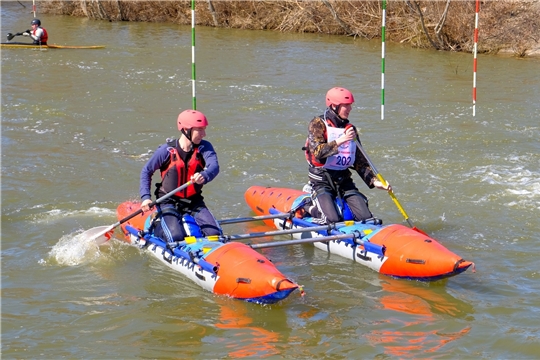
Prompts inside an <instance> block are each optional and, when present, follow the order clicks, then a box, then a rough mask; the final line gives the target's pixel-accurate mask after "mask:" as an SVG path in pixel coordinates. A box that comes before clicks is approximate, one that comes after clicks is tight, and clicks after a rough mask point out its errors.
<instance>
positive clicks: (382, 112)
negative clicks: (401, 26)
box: [381, 0, 386, 120]
mask: <svg viewBox="0 0 540 360" xmlns="http://www.w3.org/2000/svg"><path fill="white" fill-rule="evenodd" d="M385 37H386V0H382V26H381V42H382V44H381V53H382V55H381V120H384V67H385V59H384V57H385V52H386V45H385Z"/></svg>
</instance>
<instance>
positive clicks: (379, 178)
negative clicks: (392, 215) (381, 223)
mask: <svg viewBox="0 0 540 360" xmlns="http://www.w3.org/2000/svg"><path fill="white" fill-rule="evenodd" d="M350 126H352V125H350ZM354 131H355V133H356V137H355V139H354V141H355V143H356V146H357V147H358V149H360V152H361V153H362V155H364V157H365V158H366V161H367V162H368V164H369V167H370V168H371V170H372V171H373V173H374V174H375V176H376V177H377V180H379V181H380V182H381V183H382V184H383V185H384V186H385V187H387V186H388V182H386V180H385V179H384V178H383V176H382V175H381V174H380V173H379V172H378V171H377V168H376V167H375V165H373V162H372V161H371V159H370V158H369V156H368V154H367V153H366V152H365V151H364V148H363V147H362V144H360V140H358V133H357V132H356V129H354ZM388 195H390V197H391V198H392V200H393V201H394V203H395V204H396V206H397V208H398V210H399V211H400V212H401V215H403V217H404V218H405V220H406V221H407V223H408V224H409V226H410V227H414V225H413V223H412V221H411V220H410V219H409V215H407V212H406V211H405V209H403V206H401V204H400V203H399V200H398V199H397V197H396V195H394V192H393V191H391V190H390V191H388Z"/></svg>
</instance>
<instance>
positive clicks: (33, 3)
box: [32, 0, 36, 19]
mask: <svg viewBox="0 0 540 360" xmlns="http://www.w3.org/2000/svg"><path fill="white" fill-rule="evenodd" d="M32 11H33V12H34V19H35V18H36V0H32Z"/></svg>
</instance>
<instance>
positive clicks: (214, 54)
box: [1, 2, 540, 359]
mask: <svg viewBox="0 0 540 360" xmlns="http://www.w3.org/2000/svg"><path fill="white" fill-rule="evenodd" d="M31 16H32V15H31V14H29V9H28V8H26V9H23V8H22V7H21V6H20V5H19V4H18V3H17V2H3V3H2V8H1V21H2V23H1V29H2V34H3V35H2V36H5V34H7V33H8V32H13V33H15V32H19V31H23V30H25V29H26V28H28V27H29V26H28V24H29V22H30V20H31ZM40 18H41V20H42V22H43V25H44V26H45V27H46V28H47V30H48V31H49V34H50V35H49V38H50V40H49V42H50V43H53V44H69V45H106V48H105V49H102V50H44V51H40V50H39V49H38V50H29V49H25V50H20V49H18V50H14V49H12V50H2V53H1V58H2V69H1V70H2V74H1V75H2V95H1V98H2V107H1V110H2V158H1V160H2V177H1V180H2V224H1V225H2V228H1V230H2V232H1V235H2V240H1V246H2V253H1V254H2V257H1V261H2V284H1V286H2V309H1V311H2V324H1V325H2V357H3V358H6V359H7V358H17V359H19V358H23V359H39V358H50V359H53V358H54V359H59V358H85V359H110V358H126V359H127V358H160V359H164V358H196V359H210V358H297V359H307V358H336V359H339V358H341V359H345V358H346V359H350V358H371V359H386V358H471V359H479V358H483V359H494V358H495V359H508V358H537V357H538V353H539V351H540V330H539V329H540V296H539V295H540V270H539V266H538V260H537V258H538V254H539V253H540V241H539V240H540V236H539V235H538V233H539V231H540V221H539V220H538V214H539V211H540V180H539V178H540V155H539V153H540V143H539V140H538V139H539V138H540V125H539V116H538V113H539V105H538V104H539V99H540V86H539V84H540V61H539V60H538V59H521V60H518V59H515V58H507V57H497V56H484V55H480V56H479V59H478V99H477V108H476V116H475V117H473V116H472V99H471V97H472V95H471V94H472V78H473V74H472V55H471V54H453V53H443V52H435V51H425V50H414V49H409V48H407V47H401V46H398V45H392V44H388V47H387V53H386V109H385V119H384V120H380V77H381V75H380V69H381V67H380V63H381V61H380V57H381V52H380V42H379V41H363V40H354V39H350V38H343V37H332V36H322V35H312V34H283V33H276V32H263V31H237V30H227V29H212V28H202V27H197V29H196V36H197V38H196V40H197V42H196V65H197V68H196V69H197V83H196V95H197V109H198V110H201V111H203V112H204V113H205V114H206V115H207V116H208V118H209V121H210V126H209V128H208V130H207V134H208V137H207V138H208V140H210V141H211V142H212V143H213V144H214V146H215V148H216V150H217V151H218V155H219V159H220V164H221V169H222V170H221V173H220V175H219V176H218V177H217V178H216V180H215V181H214V182H212V183H210V184H209V185H207V186H206V187H205V190H204V194H205V197H206V199H207V203H208V205H209V206H210V207H211V208H212V210H213V212H214V213H215V215H216V217H217V218H219V219H224V218H230V217H243V216H249V215H251V214H252V213H251V212H250V210H249V208H248V207H247V205H246V204H245V203H244V201H243V194H244V192H245V190H246V189H247V188H248V187H249V186H251V185H268V186H283V187H295V188H301V187H302V186H303V184H304V182H305V181H306V179H307V176H306V171H307V169H306V164H305V160H304V159H303V154H302V151H301V147H302V146H303V142H304V140H305V136H306V131H307V130H306V128H307V124H308V122H309V120H310V119H311V118H312V117H313V116H314V115H317V114H319V113H321V111H322V110H323V107H324V94H325V92H326V91H327V90H328V89H329V88H330V87H333V86H338V85H339V86H343V87H346V88H349V89H350V90H352V91H353V93H354V95H355V97H356V103H355V104H354V108H353V111H352V113H351V116H350V119H351V121H352V122H353V123H354V124H356V125H357V126H358V127H359V128H361V131H362V140H363V144H364V147H365V149H366V151H368V153H369V154H370V157H371V159H372V160H373V162H374V163H375V164H376V166H377V168H378V170H379V172H380V173H381V174H383V176H384V177H385V178H386V179H387V180H389V182H390V183H391V184H392V185H393V187H394V191H395V194H396V196H397V197H398V199H399V200H400V202H401V203H402V205H403V207H404V208H405V209H406V210H407V212H408V214H409V216H410V218H411V220H412V221H413V222H414V224H415V225H416V226H417V227H419V228H421V229H422V230H424V231H426V232H428V233H429V234H431V235H432V236H433V237H435V238H437V239H439V240H440V241H441V242H442V243H443V244H444V245H445V246H446V247H448V248H449V249H451V250H452V251H454V252H455V253H457V254H459V255H461V256H462V257H463V258H464V259H467V260H471V261H474V262H475V264H476V272H473V271H471V270H468V271H467V272H465V273H463V274H461V275H459V276H456V277H453V278H451V279H448V280H445V281H438V282H433V283H419V282H413V281H405V280H394V279H391V278H388V277H386V276H382V275H379V274H377V273H375V272H373V271H372V270H370V269H368V268H365V267H363V266H362V265H359V264H356V263H352V262H351V261H349V260H346V259H344V258H340V257H337V256H328V255H327V254H326V253H325V252H322V251H320V250H318V249H315V248H314V247H313V246H312V245H304V246H294V247H280V248H272V249H267V250H264V254H265V255H266V256H267V257H269V258H270V259H272V260H273V261H274V263H275V264H276V265H277V267H278V268H279V269H280V270H281V271H282V272H283V273H285V274H287V275H288V276H289V277H290V278H292V279H294V280H295V281H297V282H298V283H300V284H302V285H303V286H304V290H305V293H306V294H305V296H300V294H299V293H298V292H295V293H293V294H292V295H291V296H290V297H289V298H287V299H286V300H284V301H283V302H281V303H279V304H276V305H272V306H261V305H256V304H248V303H243V302H241V301H237V300H232V299H228V298H224V297H220V296H216V295H213V294H211V293H209V292H206V291H205V290H203V289H201V288H199V287H198V286H197V285H195V284H193V283H192V282H191V281H190V280H188V279H186V278H184V277H183V276H182V275H180V274H177V273H174V272H173V271H172V270H170V269H168V268H166V267H164V266H163V265H162V264H161V263H158V262H157V261H155V259H153V258H152V257H150V256H148V255H146V254H144V253H141V252H140V251H139V250H137V249H135V248H132V247H129V246H125V245H123V244H122V243H120V242H119V241H114V242H112V244H111V246H109V247H102V248H100V249H97V248H95V247H93V246H92V245H91V244H85V243H84V242H81V241H80V239H78V238H77V236H78V235H79V234H80V233H81V232H82V231H83V230H87V229H90V228H92V227H95V226H103V225H110V224H113V223H115V222H116V221H117V219H116V217H115V209H116V206H117V205H118V204H120V203H121V202H123V201H126V200H131V199H137V198H138V178H139V172H140V169H141V167H142V166H143V164H144V163H145V161H146V160H147V159H148V158H149V156H150V154H151V153H152V151H153V150H155V149H156V147H157V146H158V145H160V144H161V143H163V142H164V140H165V139H166V138H167V137H172V136H177V130H176V129H175V119H176V116H177V115H178V113H179V112H180V111H181V110H183V109H186V108H189V107H191V104H192V93H191V33H190V28H189V27H185V26H176V25H172V24H145V23H129V22H123V23H110V22H106V21H88V20H86V19H80V18H71V17H63V16H47V15H43V16H40ZM16 39H20V38H16ZM480 41H481V37H480ZM357 184H358V185H359V186H360V188H361V190H362V191H363V192H364V193H365V194H366V195H367V196H368V197H369V198H370V207H371V209H372V211H373V212H374V213H375V215H376V216H378V217H380V218H383V219H384V221H385V223H387V224H389V223H403V222H404V219H403V217H402V216H401V214H400V213H399V211H398V210H397V209H396V207H395V206H394V204H393V202H392V201H391V199H390V197H388V196H387V195H386V194H385V193H384V192H383V191H377V190H369V189H367V188H366V187H365V186H363V185H362V182H361V180H359V179H358V178H357ZM226 226H227V227H226V228H225V232H226V233H228V234H241V233H246V232H252V231H265V230H271V229H270V228H268V227H265V226H264V224H262V223H258V224H239V225H226ZM268 240H270V239H262V240H261V241H268Z"/></svg>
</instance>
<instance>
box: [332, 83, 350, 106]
mask: <svg viewBox="0 0 540 360" xmlns="http://www.w3.org/2000/svg"><path fill="white" fill-rule="evenodd" d="M353 102H354V96H353V94H352V92H350V91H349V90H347V89H345V88H342V87H335V88H331V89H330V90H328V92H327V93H326V106H330V105H335V106H339V105H341V104H352V103H353Z"/></svg>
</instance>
